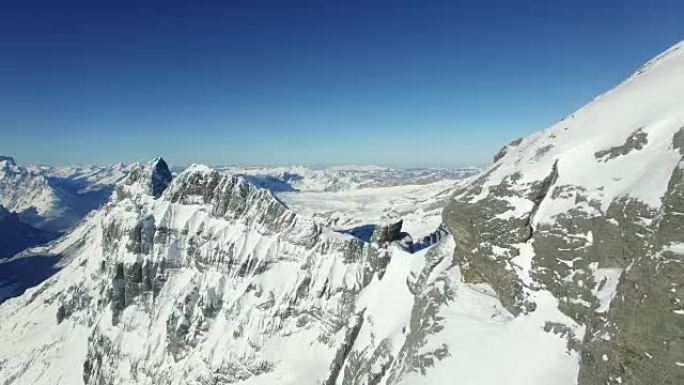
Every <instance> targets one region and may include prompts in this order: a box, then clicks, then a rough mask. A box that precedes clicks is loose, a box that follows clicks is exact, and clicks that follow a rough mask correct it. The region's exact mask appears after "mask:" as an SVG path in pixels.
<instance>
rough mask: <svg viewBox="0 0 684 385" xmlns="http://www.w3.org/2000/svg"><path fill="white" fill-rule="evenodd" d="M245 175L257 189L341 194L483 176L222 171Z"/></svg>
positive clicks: (465, 172)
mask: <svg viewBox="0 0 684 385" xmlns="http://www.w3.org/2000/svg"><path fill="white" fill-rule="evenodd" d="M218 169H220V170H223V171H226V172H228V173H231V174H237V175H242V176H244V177H245V178H246V179H248V180H249V181H250V182H252V183H253V184H254V185H256V186H257V187H263V188H267V189H269V190H271V191H274V192H294V191H302V192H339V191H349V190H356V189H362V188H373V187H390V186H402V185H417V184H429V183H433V182H437V181H440V180H452V181H453V180H460V179H463V178H466V177H469V176H472V175H475V174H477V173H478V172H479V169H478V168H474V167H464V168H454V169H450V168H412V169H395V168H388V167H379V166H336V167H329V168H310V167H303V166H294V167H275V168H260V167H219V168H218Z"/></svg>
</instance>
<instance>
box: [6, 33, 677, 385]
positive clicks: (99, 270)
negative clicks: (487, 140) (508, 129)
mask: <svg viewBox="0 0 684 385" xmlns="http://www.w3.org/2000/svg"><path fill="white" fill-rule="evenodd" d="M682 127H684V44H680V45H678V46H675V47H673V48H672V49H670V50H669V51H668V52H666V53H664V54H663V55H661V56H660V57H658V58H656V59H654V61H652V62H650V63H648V64H647V65H646V66H644V68H642V69H641V70H640V71H639V72H638V73H637V74H635V75H634V76H633V77H631V78H629V79H628V80H627V81H625V82H624V83H623V84H621V85H620V86H618V87H616V88H615V89H614V90H612V91H611V92H609V93H607V94H605V95H603V96H601V97H600V98H598V99H596V100H595V101H593V102H591V103H589V104H588V105H587V106H585V107H583V108H582V109H580V110H579V111H577V112H576V113H575V114H573V115H572V116H570V117H568V118H567V119H565V120H564V121H562V122H559V123H558V124H557V125H555V126H553V127H551V128H550V129H548V130H546V131H543V132H541V133H538V134H535V135H532V136H530V137H528V138H525V139H521V140H518V141H515V142H513V143H511V144H510V145H508V146H507V147H506V148H505V149H504V150H502V152H500V153H499V154H497V156H496V161H495V163H494V164H493V165H492V166H491V167H490V168H489V169H488V170H486V171H485V172H484V173H483V174H482V175H481V176H476V177H472V178H471V179H469V180H466V181H463V182H459V183H457V184H454V185H451V186H443V185H440V183H434V184H426V185H425V186H405V187H401V188H397V189H396V191H395V190H391V189H393V188H394V187H389V188H386V189H382V190H364V189H361V190H359V191H357V192H350V191H346V192H345V191H343V192H342V194H341V195H338V193H339V192H338V193H329V192H328V193H325V194H326V195H312V194H309V195H302V196H299V198H298V197H297V196H296V195H289V194H288V193H285V191H284V190H280V192H278V194H281V195H280V196H281V197H283V198H282V199H283V200H285V202H286V203H288V202H289V203H288V204H289V206H290V207H288V206H287V205H286V204H283V203H282V202H281V200H280V199H278V198H277V196H276V195H273V193H272V192H271V191H269V190H267V189H260V188H257V186H255V185H254V184H253V183H252V182H258V180H256V179H255V178H249V177H241V176H237V175H233V174H231V173H230V172H225V171H224V172H222V171H217V170H214V169H211V168H208V167H205V166H191V167H189V168H188V169H186V170H185V171H183V172H181V173H180V174H179V175H177V176H176V177H175V178H172V176H171V173H170V172H169V170H168V168H167V167H166V164H165V163H164V162H163V161H162V160H160V159H157V160H154V161H152V162H150V163H149V164H147V165H146V166H142V165H137V166H135V167H134V168H133V169H131V171H130V173H129V175H128V177H127V178H126V179H125V180H123V181H122V182H120V183H119V184H118V185H117V187H116V189H115V192H114V194H113V196H112V198H111V200H110V202H109V203H108V204H107V205H106V206H105V207H103V208H101V209H100V210H97V211H95V212H94V213H93V214H91V215H90V216H89V217H88V218H87V220H84V221H83V222H81V223H80V225H79V226H78V227H77V228H75V229H74V230H73V231H72V232H70V233H69V234H67V235H65V236H64V237H63V238H61V239H60V240H59V241H57V242H55V243H53V244H51V245H49V246H46V247H44V248H43V249H42V250H41V251H42V252H43V253H44V254H46V255H59V256H60V257H61V258H62V263H63V266H64V267H63V269H62V270H61V271H60V272H58V273H57V274H55V275H54V276H53V277H52V278H50V279H48V280H47V281H45V282H44V283H42V284H40V285H38V286H37V287H35V288H33V289H30V290H28V291H27V292H26V293H24V294H23V295H22V296H20V297H17V298H13V299H10V300H8V301H6V302H5V303H3V304H2V305H0V319H2V320H3V322H1V323H0V381H3V383H4V384H13V385H14V384H56V383H58V384H59V383H61V384H75V383H88V384H160V383H161V384H209V383H211V384H224V383H235V384H297V385H299V384H324V385H332V384H359V385H360V384H364V385H365V384H410V385H413V384H450V383H458V384H473V385H489V384H497V385H514V384H515V385H523V384H524V385H548V384H563V385H564V384H568V385H569V384H577V383H579V384H582V385H585V384H591V385H595V384H601V385H603V384H634V385H636V384H640V385H643V384H671V385H675V384H676V385H679V384H682V383H684V375H683V373H684V346H683V342H684V341H682V336H683V335H684V316H683V314H684V308H683V307H682V304H681V299H680V298H679V293H680V292H681V291H682V290H684V287H682V286H684V266H683V265H682V261H683V259H684V235H683V234H684V168H682V167H683V163H682V157H683V156H684V130H682ZM273 190H276V189H273ZM319 190H320V189H319ZM322 190H325V189H322ZM390 191H391V192H393V193H396V194H397V196H398V197H400V198H398V199H390V200H389V201H390V202H392V203H389V204H387V205H385V204H383V205H380V206H377V207H376V206H373V205H371V206H368V205H366V203H367V202H378V200H377V199H376V197H373V194H380V195H383V196H387V194H389V192H390ZM300 194H307V193H305V192H304V193H302V192H300ZM355 194H356V195H355ZM445 195H450V196H451V199H450V200H447V199H445V197H444V196H445ZM349 196H351V198H349ZM340 198H344V199H347V201H346V203H345V204H344V205H343V206H342V208H341V209H339V207H338V208H335V206H334V205H335V202H336V201H337V200H338V199H340ZM383 199H384V198H383ZM386 201H387V200H385V202H386ZM349 202H354V204H350V203H349ZM446 202H448V206H447V208H446V209H445V210H444V212H443V219H444V222H445V223H446V224H447V225H448V227H449V229H450V230H451V235H452V236H451V237H449V236H445V237H436V238H434V239H435V241H436V242H434V243H430V244H426V245H425V247H422V248H417V249H411V248H406V247H403V246H402V243H400V242H374V241H373V240H374V239H375V238H374V237H372V238H371V239H370V241H368V240H364V239H362V237H358V236H353V235H351V234H355V233H353V232H352V233H351V234H350V232H345V231H339V230H341V228H342V227H343V226H342V224H343V223H344V224H350V225H353V226H356V225H357V224H364V223H365V222H367V221H370V222H374V221H376V219H377V218H380V219H383V220H384V219H390V218H394V217H393V216H394V213H400V212H401V213H402V214H401V215H404V214H405V213H408V212H409V211H410V210H409V207H410V206H411V205H414V206H415V207H416V210H415V213H416V214H414V215H415V217H413V219H411V220H409V221H408V222H409V223H411V222H412V221H413V223H419V224H420V223H422V224H424V225H425V224H427V223H433V224H437V221H436V220H435V218H436V215H435V212H439V206H440V205H441V204H442V203H446ZM433 204H436V206H435V207H434V210H433V209H432V208H433V206H432V205H433ZM316 206H317V207H316ZM326 206H331V207H333V209H332V210H333V211H337V212H343V213H345V214H344V215H340V216H339V218H341V219H340V221H339V223H336V222H335V220H331V218H326V217H325V215H321V214H320V213H323V212H326ZM369 207H372V208H373V209H372V210H368V208H369ZM378 207H382V208H381V209H379V208H378ZM293 209H294V210H293ZM385 209H389V211H388V212H385ZM296 210H300V211H301V212H297V211H296ZM421 211H422V214H421ZM354 212H356V213H364V212H366V216H365V217H364V216H362V218H361V219H358V220H357V222H354V220H353V219H352V218H351V216H352V214H351V213H354ZM393 212H394V213H393ZM419 216H423V217H422V219H421V218H418V217H419ZM321 219H324V220H321ZM433 220H435V222H432V221H433ZM425 226H427V225H425ZM332 227H335V228H332ZM390 228H391V229H392V231H390V230H389V229H390ZM387 229H388V230H387V231H386V232H387V234H389V233H394V232H396V231H394V230H396V229H395V228H394V227H393V226H388V227H387ZM385 235H386V234H385ZM395 235H396V234H395ZM374 236H375V233H374ZM395 239H397V238H395ZM4 384H3V385H4Z"/></svg>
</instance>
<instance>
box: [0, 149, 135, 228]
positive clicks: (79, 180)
mask: <svg viewBox="0 0 684 385" xmlns="http://www.w3.org/2000/svg"><path fill="white" fill-rule="evenodd" d="M127 172H128V169H127V166H123V165H115V166H112V167H97V166H74V167H47V166H28V167H23V166H20V165H17V164H16V163H15V161H14V159H12V158H11V157H6V156H0V205H2V206H4V207H5V208H7V209H8V210H10V211H15V212H17V213H18V214H19V216H20V218H21V220H22V221H23V222H26V223H27V224H30V225H32V226H35V227H38V228H41V229H45V230H50V231H63V230H66V229H67V228H69V227H71V226H72V225H73V224H74V223H76V222H77V221H79V220H80V219H81V218H82V217H83V216H84V215H86V214H87V213H88V212H89V211H90V210H92V209H94V208H97V207H99V206H100V205H102V204H103V203H105V202H106V201H107V199H108V198H109V194H110V193H111V191H112V189H113V188H114V185H115V184H116V183H117V182H118V181H120V180H122V179H123V178H124V177H125V176H126V174H127Z"/></svg>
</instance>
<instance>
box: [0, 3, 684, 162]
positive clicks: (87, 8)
mask: <svg viewBox="0 0 684 385" xmlns="http://www.w3.org/2000/svg"><path fill="white" fill-rule="evenodd" d="M7 3H8V2H4V3H3V4H2V5H1V6H0V154H8V155H13V156H15V157H16V158H17V160H18V161H19V162H20V163H48V164H65V163H98V164H103V163H113V162H118V161H124V162H129V161H134V160H145V159H148V158H151V157H154V156H156V155H162V156H164V157H165V158H167V159H168V160H169V161H170V162H171V163H174V164H187V163H193V162H202V163H209V164H219V163H221V164H227V163H234V164H292V163H297V164H314V165H323V164H351V163H353V164H365V163H375V164H386V165H396V166H418V165H448V166H455V165H465V164H481V163H485V162H488V161H489V160H490V159H491V156H492V154H493V153H494V152H495V151H496V150H497V149H498V148H499V147H501V146H502V145H503V144H505V143H507V142H509V141H510V140H511V139H514V138H516V137H519V136H522V135H526V134H529V133H531V132H534V131H537V130H540V129H543V128H545V127H546V126H548V125H550V124H552V123H553V122H555V121H556V120H558V119H560V118H562V117H563V116H564V115H566V114H568V113H570V112H572V111H573V110H574V109H576V108H578V107H580V106H581V105H582V104H584V103H585V102H587V101H588V100H590V99H592V98H593V97H594V96H595V95H597V94H598V93H600V92H602V91H604V90H606V89H608V88H611V87H612V86H614V85H615V84H617V83H618V82H619V81H621V80H622V79H623V78H624V77H625V76H627V75H629V74H630V73H631V72H633V71H634V70H636V69H637V67H638V66H639V65H640V64H642V63H643V62H645V61H646V60H648V59H650V58H651V57H653V56H655V55H656V54H658V53H659V52H661V51H663V50H665V49H667V48H668V47H669V46H671V45H673V44H675V43H676V42H678V41H679V40H681V39H683V38H684V23H683V22H682V15H684V5H680V4H678V3H684V2H677V1H650V2H647V1H643V0H641V1H632V0H622V1H584V0H575V1H538V2H529V1H517V2H512V1H460V2H459V1H452V2H425V1H420V2H419V1H415V2H413V1H393V2H377V1H345V2H344V3H343V4H344V5H341V4H342V3H339V4H338V3H335V2H330V1H310V2H287V4H288V5H284V4H285V3H284V2H273V3H271V2H264V1H251V2H223V3H218V2H202V1H197V2H189V1H188V2H187V3H186V4H190V3H194V4H193V5H183V3H182V2H173V1H160V2H141V3H145V5H135V4H134V3H127V2H121V1H119V2H111V5H102V3H104V2H100V1H87V2H82V3H75V2H69V1H66V2H55V1H51V2H45V3H41V2H35V1H30V0H27V1H22V2H19V1H17V2H16V3H17V4H16V5H11V4H7ZM599 3H600V4H599ZM278 4H280V5H278Z"/></svg>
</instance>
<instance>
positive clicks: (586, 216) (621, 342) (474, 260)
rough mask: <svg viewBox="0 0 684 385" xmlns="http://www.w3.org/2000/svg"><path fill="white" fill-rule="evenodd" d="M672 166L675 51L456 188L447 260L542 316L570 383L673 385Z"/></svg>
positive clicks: (681, 380) (678, 76)
mask: <svg viewBox="0 0 684 385" xmlns="http://www.w3.org/2000/svg"><path fill="white" fill-rule="evenodd" d="M683 155H684V42H683V43H680V44H678V45H676V46H674V47H672V48H671V49H669V50H668V51H666V52H664V53H663V54H661V55H660V56H658V57H656V58H655V59H653V60H651V61H650V62H648V63H647V64H646V65H644V66H643V67H642V68H641V69H640V70H639V71H637V72H636V73H635V74H634V75H633V76H631V77H630V78H629V79H627V80H626V81H625V82H623V83H622V84H620V85H619V86H618V87H616V88H615V89H613V90H611V91H610V92H607V93H605V94H603V95H601V96H600V97H598V98H596V99H595V100H594V101H592V102H591V103H589V104H587V105H586V106H584V107H583V108H581V109H579V110H578V111H577V112H575V113H574V114H572V115H571V116H569V117H567V118H566V119H564V120H563V121H561V122H558V123H557V124H555V125H554V126H552V127H550V128H549V129H547V130H544V131H542V132H539V133H537V134H534V135H531V136H529V137H527V138H525V139H520V140H516V141H514V142H512V143H511V144H509V145H508V146H506V147H505V148H504V149H503V150H502V151H501V152H500V153H499V154H497V156H496V157H495V163H494V164H493V165H492V167H490V168H489V169H488V170H485V171H484V172H483V174H482V175H481V176H480V177H477V178H474V179H473V180H472V182H470V183H468V184H465V185H463V186H462V187H461V188H460V189H459V191H457V192H456V195H455V198H454V200H453V201H452V203H451V204H450V205H449V207H448V208H447V209H446V210H445V213H444V218H445V221H446V223H447V224H448V225H449V228H450V229H451V231H452V234H453V236H454V239H455V243H456V248H455V252H454V261H455V262H457V263H458V264H459V266H460V268H461V272H462V274H463V277H464V279H465V281H466V282H471V283H487V284H489V285H490V286H491V287H492V288H493V289H494V290H495V291H496V293H497V296H498V298H499V299H500V300H501V303H502V304H503V305H504V306H505V307H506V309H508V310H509V311H510V312H511V314H515V315H517V316H518V319H520V318H530V317H539V315H540V314H545V316H544V318H543V319H544V320H545V321H544V323H543V324H541V323H540V325H539V326H540V327H542V326H543V327H544V328H545V329H547V330H548V331H549V332H551V333H554V334H557V335H558V336H561V337H562V338H564V339H566V340H567V349H568V352H569V354H572V355H575V356H576V357H577V360H578V363H579V366H578V368H577V369H575V370H577V371H578V381H579V383H580V384H684V340H683V339H682V337H683V336H684V304H683V303H682V301H681V294H680V293H681V292H682V290H684V182H683V179H684V162H683V161H682V160H683ZM556 383H559V382H556Z"/></svg>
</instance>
